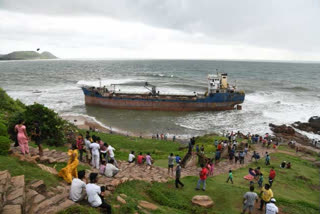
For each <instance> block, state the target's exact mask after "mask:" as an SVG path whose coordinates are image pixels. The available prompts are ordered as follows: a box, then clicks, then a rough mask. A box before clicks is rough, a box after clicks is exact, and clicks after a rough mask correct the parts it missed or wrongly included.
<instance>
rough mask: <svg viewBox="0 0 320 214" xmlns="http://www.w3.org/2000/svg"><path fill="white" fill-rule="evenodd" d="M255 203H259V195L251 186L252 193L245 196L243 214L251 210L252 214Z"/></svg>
mask: <svg viewBox="0 0 320 214" xmlns="http://www.w3.org/2000/svg"><path fill="white" fill-rule="evenodd" d="M255 202H258V195H257V193H255V192H254V186H250V192H246V194H244V196H243V208H242V213H241V214H245V213H246V211H247V209H248V210H249V214H251V213H252V211H253V208H254V204H255Z"/></svg>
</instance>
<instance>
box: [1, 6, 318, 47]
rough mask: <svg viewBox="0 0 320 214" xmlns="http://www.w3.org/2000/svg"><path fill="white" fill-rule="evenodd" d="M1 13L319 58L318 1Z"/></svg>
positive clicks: (36, 9) (30, 8) (34, 8)
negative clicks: (93, 19)
mask: <svg viewBox="0 0 320 214" xmlns="http://www.w3.org/2000/svg"><path fill="white" fill-rule="evenodd" d="M0 8H1V9H4V10H8V11H16V12H20V13H26V14H45V15H51V16H75V15H88V16H92V15H99V16H101V15H103V16H106V17H112V18H115V19H120V20H125V21H131V22H140V23H144V24H147V25H151V26H155V27H162V28H169V29H175V30H179V31H184V32H187V33H202V34H205V35H207V36H208V37H212V38H213V41H216V40H218V41H224V42H230V43H240V44H247V45H248V44H249V45H252V46H258V47H267V48H275V49H286V50H292V51H300V52H318V53H319V52H320V40H319V39H318V38H319V37H320V28H319V27H318V25H319V23H318V22H319V20H320V3H319V1H302V0H282V1H278V0H268V1H257V0H241V1H240V0H224V1H214V0H200V1H195V0H136V1H134V0H113V1H102V0H90V1H87V0H67V1H66V0H55V1H51V0H20V1H12V0H0ZM106 27H107V26H106Z"/></svg>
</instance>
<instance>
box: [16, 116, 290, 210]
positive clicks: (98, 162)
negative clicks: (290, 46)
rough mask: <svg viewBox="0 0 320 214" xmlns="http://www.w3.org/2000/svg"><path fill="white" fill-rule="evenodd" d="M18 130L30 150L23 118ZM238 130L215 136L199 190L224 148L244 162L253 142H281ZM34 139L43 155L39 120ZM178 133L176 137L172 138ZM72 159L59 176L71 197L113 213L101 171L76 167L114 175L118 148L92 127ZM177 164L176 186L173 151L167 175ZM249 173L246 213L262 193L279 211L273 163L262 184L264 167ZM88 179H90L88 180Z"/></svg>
mask: <svg viewBox="0 0 320 214" xmlns="http://www.w3.org/2000/svg"><path fill="white" fill-rule="evenodd" d="M15 131H16V132H17V142H16V145H18V146H20V149H21V153H22V154H28V153H29V146H28V142H29V141H30V140H31V138H30V137H28V134H27V132H26V127H25V125H24V121H23V120H21V121H19V123H18V124H17V125H16V126H15ZM238 135H239V133H232V132H231V133H227V135H226V137H227V139H228V140H221V141H218V140H215V141H214V142H213V143H214V146H215V147H216V152H215V155H214V163H213V159H210V160H208V161H207V163H205V164H201V171H200V172H199V180H198V182H197V185H196V190H200V187H201V185H202V188H201V189H202V190H203V191H205V190H206V180H207V177H208V176H212V175H213V171H214V167H215V165H217V164H218V163H219V161H220V158H221V154H222V152H223V151H224V150H227V152H228V159H229V161H230V163H235V164H236V163H237V162H238V161H239V163H240V164H244V159H245V157H246V156H247V153H248V151H249V148H250V144H256V143H262V146H264V147H266V148H270V147H271V146H272V148H274V149H275V148H277V146H278V142H273V140H272V137H271V135H269V134H268V133H266V135H265V136H264V137H262V136H259V135H251V134H250V133H248V135H247V136H246V138H247V142H246V143H242V142H240V143H239V142H237V136H238ZM31 136H32V139H33V140H34V141H35V143H36V145H38V147H39V154H40V155H42V154H43V151H42V146H41V140H40V139H41V137H40V136H41V130H40V129H39V124H38V123H37V122H35V123H34V128H33V131H32V135H31ZM154 138H156V139H161V140H167V137H166V135H164V134H161V135H158V134H157V135H156V136H154ZM174 140H175V137H173V141H174ZM195 142H196V140H195V138H194V137H193V138H191V139H190V142H189V144H188V153H191V152H192V151H193V147H194V145H195ZM195 147H196V152H197V153H199V154H203V155H204V153H205V148H204V145H201V146H200V145H199V144H197V145H196V146H195ZM68 155H69V157H70V158H69V161H68V164H67V166H66V167H64V168H63V169H62V170H61V171H60V172H59V174H58V175H59V176H60V177H62V178H63V179H64V180H65V181H66V182H67V183H69V184H71V190H70V199H71V200H73V201H75V202H78V201H81V200H84V199H85V197H87V200H88V202H89V204H90V205H91V206H92V207H101V208H102V209H103V210H105V212H106V213H111V206H110V205H108V204H107V203H106V202H105V200H104V192H105V189H106V188H105V187H103V186H102V187H99V186H98V185H96V183H97V181H98V173H91V174H90V175H89V179H87V178H86V176H85V172H84V171H79V172H78V171H77V167H78V164H79V161H80V162H87V163H89V164H90V165H91V166H92V167H93V168H96V169H98V170H99V173H100V174H101V175H104V176H107V177H114V176H115V175H116V174H117V173H118V172H119V170H120V169H119V167H118V163H117V160H116V159H115V148H114V147H112V146H111V145H110V144H108V143H106V142H103V141H102V140H101V139H100V138H99V137H97V136H95V135H92V136H90V133H89V131H87V133H86V135H85V138H83V136H82V135H81V134H79V136H78V137H77V139H76V142H75V143H72V146H71V149H70V150H69V151H68ZM260 158H261V157H260V154H259V153H257V152H256V151H254V152H253V155H252V156H251V160H252V159H255V161H256V162H257V161H258V160H259V159H260ZM270 161H271V158H270V155H269V153H268V152H266V154H265V165H266V166H268V165H270ZM128 162H129V163H135V164H137V165H146V167H147V168H150V169H151V168H152V165H153V163H154V159H153V158H152V157H151V155H150V153H146V154H145V155H143V154H142V152H140V153H139V154H138V155H137V156H136V154H135V151H131V152H130V154H129V155H128ZM175 164H176V168H175V186H176V188H179V186H180V187H184V184H183V183H182V182H181V181H180V178H181V171H182V167H181V157H180V156H179V155H174V154H173V153H171V154H169V156H168V175H170V174H171V176H174V165H175ZM280 167H281V168H287V169H291V167H292V166H291V163H290V162H289V163H286V161H283V162H282V163H281V165H280ZM248 172H249V173H248V175H246V176H244V178H245V179H247V180H249V181H250V191H249V192H247V193H245V194H244V196H243V204H244V205H243V213H245V212H246V211H247V210H249V213H252V210H253V207H254V203H255V202H257V201H258V198H259V197H260V209H261V210H262V209H263V207H264V206H266V213H268V214H269V213H270V214H271V213H277V212H278V208H277V206H276V205H275V203H276V200H275V199H274V198H273V192H272V190H271V187H272V184H273V182H274V179H275V177H276V172H275V169H274V167H271V170H270V172H269V176H268V184H265V185H264V186H263V182H264V177H263V174H262V172H261V167H257V168H255V169H252V168H249V171H248ZM88 180H89V181H88ZM229 181H230V182H231V183H232V184H233V183H234V180H233V171H232V170H231V169H230V170H229V173H228V176H227V180H226V182H227V183H228V182H229ZM255 182H256V183H257V184H258V186H259V188H261V192H260V195H259V197H258V195H257V194H256V193H255V192H254V183H255Z"/></svg>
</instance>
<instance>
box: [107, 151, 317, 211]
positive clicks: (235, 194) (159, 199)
mask: <svg viewBox="0 0 320 214" xmlns="http://www.w3.org/2000/svg"><path fill="white" fill-rule="evenodd" d="M271 157H272V164H274V166H275V168H276V172H277V176H276V180H275V182H274V185H273V187H272V190H273V192H274V195H275V198H276V199H277V201H278V203H277V205H278V206H280V208H281V209H282V212H284V213H297V214H311V213H319V210H318V206H319V193H320V191H319V180H318V179H319V170H318V169H317V168H315V167H314V166H313V165H312V164H311V163H310V162H308V161H304V160H300V159H299V158H296V157H294V156H290V155H284V154H272V156H271ZM283 160H286V161H290V162H291V163H292V165H293V169H291V170H287V169H280V167H279V165H280V162H281V161H283ZM257 165H260V166H261V167H262V172H263V173H264V175H265V181H266V177H267V175H268V172H269V170H270V167H265V166H264V165H263V162H262V161H260V162H259V163H258V164H255V163H253V164H252V165H251V166H253V167H255V166H257ZM247 169H248V168H244V169H239V170H236V171H235V172H234V182H235V183H234V184H233V185H232V184H230V183H229V184H227V183H226V182H225V180H226V177H227V175H226V174H223V175H219V176H216V177H211V178H209V179H208V181H207V191H206V192H202V191H195V190H194V188H195V185H196V182H197V180H198V178H197V177H186V178H183V179H182V182H183V183H184V184H185V187H184V189H178V190H177V189H175V188H174V182H173V181H171V182H168V183H165V184H159V183H154V184H147V183H145V182H141V181H139V182H138V181H132V182H129V183H125V184H123V185H121V186H120V187H119V188H118V189H117V190H116V194H114V196H113V197H112V199H111V201H112V203H113V204H114V203H117V202H116V199H115V198H116V196H117V195H118V194H120V193H125V194H127V195H128V198H129V200H128V202H129V203H128V204H127V205H126V206H123V207H121V209H120V210H117V209H115V211H116V213H124V212H126V213H134V210H136V209H137V207H136V206H137V201H138V200H141V199H143V200H147V201H151V202H153V203H155V204H158V205H160V210H159V211H156V212H154V213H226V214H227V213H230V214H232V213H239V212H240V211H241V206H242V204H241V201H242V200H241V199H242V196H243V194H244V193H245V192H246V191H247V190H248V186H249V182H248V181H246V180H244V179H243V176H245V175H246V174H247V172H248V171H247ZM302 176H303V177H302ZM256 191H257V192H258V188H257V187H256ZM137 193H138V194H137ZM197 194H200V195H202V194H205V195H209V196H210V197H211V198H212V199H213V201H214V202H215V206H214V208H211V209H201V208H198V207H196V206H192V205H191V202H190V201H191V198H192V197H193V196H194V195H197Z"/></svg>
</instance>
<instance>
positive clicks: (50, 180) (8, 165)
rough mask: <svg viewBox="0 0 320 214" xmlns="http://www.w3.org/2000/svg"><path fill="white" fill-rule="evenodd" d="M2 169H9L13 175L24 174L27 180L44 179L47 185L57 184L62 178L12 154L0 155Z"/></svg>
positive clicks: (0, 167)
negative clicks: (11, 155)
mask: <svg viewBox="0 0 320 214" xmlns="http://www.w3.org/2000/svg"><path fill="white" fill-rule="evenodd" d="M0 163H1V164H0V170H1V171H2V170H8V171H9V172H10V173H11V176H17V175H24V176H25V179H26V181H31V180H43V181H44V182H45V184H46V185H47V186H56V185H58V183H59V180H60V178H58V177H57V176H55V175H52V174H50V173H48V172H45V171H43V170H42V169H40V168H39V167H37V166H36V165H35V164H32V163H28V162H23V161H19V159H17V158H14V157H10V156H0Z"/></svg>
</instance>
